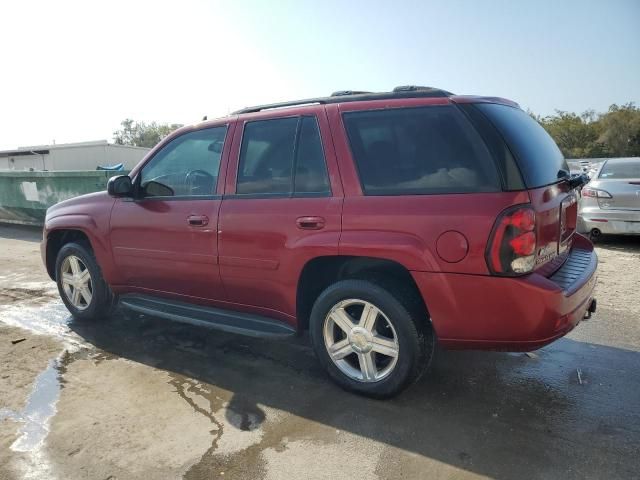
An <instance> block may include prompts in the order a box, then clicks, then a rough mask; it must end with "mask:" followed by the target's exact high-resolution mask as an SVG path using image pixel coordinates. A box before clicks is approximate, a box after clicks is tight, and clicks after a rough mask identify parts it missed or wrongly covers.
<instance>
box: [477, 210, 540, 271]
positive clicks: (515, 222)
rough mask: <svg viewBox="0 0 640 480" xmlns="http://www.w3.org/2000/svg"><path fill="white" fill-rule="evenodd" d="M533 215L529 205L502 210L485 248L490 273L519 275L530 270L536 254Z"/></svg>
mask: <svg viewBox="0 0 640 480" xmlns="http://www.w3.org/2000/svg"><path fill="white" fill-rule="evenodd" d="M535 228H536V213H535V211H534V210H533V209H532V208H531V207H530V206H528V205H526V206H525V205H518V206H516V207H511V208H509V209H507V210H505V211H504V212H503V213H502V214H501V215H500V217H498V220H497V221H496V224H495V226H494V227H493V232H492V233H491V238H490V241H489V245H488V248H487V264H488V265H489V270H491V272H492V273H495V274H497V275H520V274H524V273H528V272H530V271H532V270H533V267H534V266H535V258H536V256H535V252H536V241H537V239H536V233H535Z"/></svg>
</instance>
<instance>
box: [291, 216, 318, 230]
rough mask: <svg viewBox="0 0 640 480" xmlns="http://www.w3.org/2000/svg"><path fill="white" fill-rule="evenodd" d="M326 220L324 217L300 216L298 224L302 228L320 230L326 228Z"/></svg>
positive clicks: (297, 220)
mask: <svg viewBox="0 0 640 480" xmlns="http://www.w3.org/2000/svg"><path fill="white" fill-rule="evenodd" d="M324 224H325V220H324V218H323V217H298V218H297V219H296V225H297V226H298V228H300V229H302V230H320V229H321V228H324Z"/></svg>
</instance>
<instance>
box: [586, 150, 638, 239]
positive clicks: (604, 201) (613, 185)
mask: <svg viewBox="0 0 640 480" xmlns="http://www.w3.org/2000/svg"><path fill="white" fill-rule="evenodd" d="M578 229H579V230H580V231H581V232H585V233H589V234H591V237H592V238H596V237H598V236H599V235H601V234H603V233H604V234H622V235H629V234H631V235H640V158H612V159H608V160H606V161H604V162H603V163H602V164H601V165H600V167H599V168H598V170H596V172H595V174H594V176H593V178H592V180H591V181H590V182H589V183H588V184H587V185H586V186H585V187H584V188H583V189H582V198H581V199H580V206H579V210H578Z"/></svg>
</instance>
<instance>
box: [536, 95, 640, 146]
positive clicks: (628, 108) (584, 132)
mask: <svg viewBox="0 0 640 480" xmlns="http://www.w3.org/2000/svg"><path fill="white" fill-rule="evenodd" d="M530 114H531V112H530ZM531 115H532V116H533V117H534V118H535V119H536V120H537V121H538V122H540V124H541V125H542V126H543V127H544V128H545V129H546V130H547V132H548V133H549V135H551V137H553V139H554V140H555V142H556V143H557V144H558V147H560V150H562V153H563V154H564V156H565V157H566V158H603V157H636V156H640V108H638V107H636V106H635V104H633V103H627V104H625V105H622V106H619V105H616V104H613V105H611V106H610V107H609V111H608V112H606V113H600V114H598V113H596V112H594V111H593V110H587V111H586V112H584V113H582V114H581V115H577V114H575V113H572V112H562V111H556V114H555V115H550V116H548V117H544V118H540V117H537V116H536V115H533V114H531Z"/></svg>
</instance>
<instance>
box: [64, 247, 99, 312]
mask: <svg viewBox="0 0 640 480" xmlns="http://www.w3.org/2000/svg"><path fill="white" fill-rule="evenodd" d="M60 275H61V282H62V289H63V291H64V294H65V296H66V297H67V300H68V301H69V302H70V303H71V304H72V305H73V306H74V307H75V308H77V309H78V310H85V309H86V308H88V307H89V305H90V304H91V299H92V298H93V282H92V281H91V273H90V272H89V269H88V268H87V266H86V265H85V264H84V262H83V261H82V260H81V259H80V258H79V257H76V256H75V255H69V256H68V257H66V258H65V259H64V261H63V262H62V266H61V267H60Z"/></svg>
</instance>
